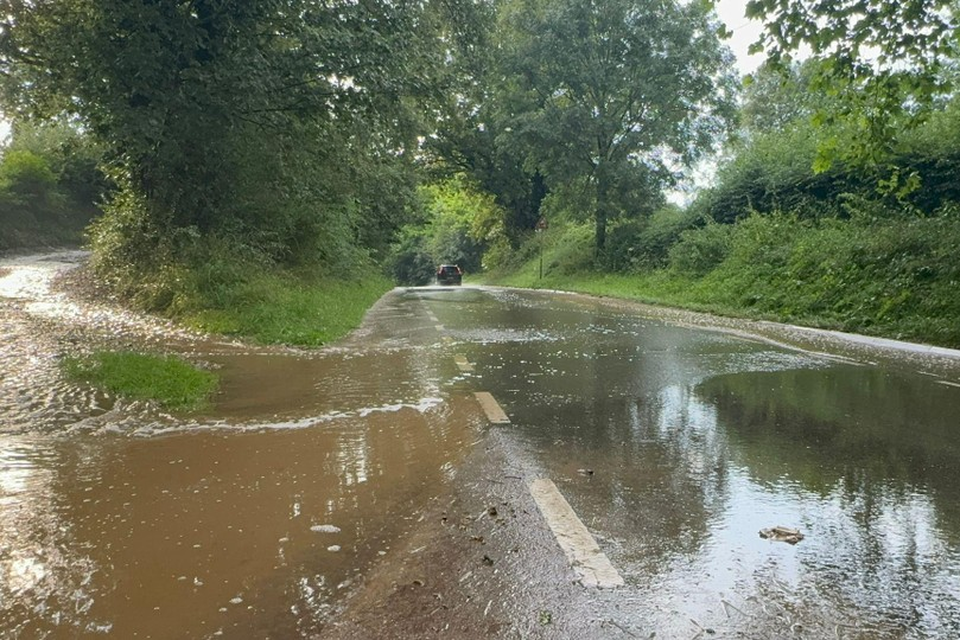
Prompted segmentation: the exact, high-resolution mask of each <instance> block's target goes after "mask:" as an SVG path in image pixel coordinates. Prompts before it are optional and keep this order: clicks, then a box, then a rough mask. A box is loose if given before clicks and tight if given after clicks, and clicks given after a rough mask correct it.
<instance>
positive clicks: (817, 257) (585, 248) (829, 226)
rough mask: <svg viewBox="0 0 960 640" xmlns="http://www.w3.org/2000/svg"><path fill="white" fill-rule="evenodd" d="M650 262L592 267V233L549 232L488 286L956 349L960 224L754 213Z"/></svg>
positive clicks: (698, 234) (696, 234)
mask: <svg viewBox="0 0 960 640" xmlns="http://www.w3.org/2000/svg"><path fill="white" fill-rule="evenodd" d="M664 253H665V256H666V257H665V259H664V260H663V261H662V263H661V264H659V265H656V266H644V260H643V259H642V256H640V259H638V260H635V261H634V267H633V269H631V270H629V271H625V272H616V273H612V272H605V271H602V270H598V269H597V268H595V267H594V264H593V259H592V247H591V233H590V230H589V228H588V227H584V226H576V225H569V226H566V227H563V228H560V227H558V228H555V229H552V230H551V231H550V232H548V235H547V237H546V238H544V254H543V264H544V277H543V279H542V280H540V279H539V278H538V271H539V264H538V263H539V257H538V252H537V240H532V241H531V242H530V243H529V244H528V245H527V246H525V247H524V248H523V249H521V251H519V252H518V254H517V256H515V257H516V259H515V260H514V261H513V262H512V263H510V264H508V265H507V266H505V267H503V268H501V269H500V270H498V271H495V272H492V273H489V274H486V275H485V276H484V277H483V280H484V281H485V282H488V283H491V284H503V285H508V286H519V287H534V288H550V289H561V290H568V291H578V292H583V293H590V294H596V295H605V296H612V297H619V298H626V299H631V300H639V301H643V302H649V303H653V304H662V305H669V306H675V307H683V308H688V309H695V310H699V311H706V312H711V313H716V314H720V315H729V316H737V317H747V318H754V319H768V320H775V321H781V322H790V323H794V324H802V325H806V326H812V327H820V328H828V329H837V330H842V331H850V332H856V333H863V334H868V335H876V336H883V337H890V338H898V339H904V340H912V341H917V342H924V343H930V344H937V345H943V346H951V347H958V346H960V295H957V286H958V284H960V259H958V256H960V219H957V218H956V217H955V216H950V215H942V216H937V217H928V218H911V219H907V220H904V219H896V220H882V219H881V220H877V219H871V220H838V219H824V220H819V221H812V220H800V219H797V218H795V217H791V216H785V215H771V216H764V217H761V216H753V217H751V218H748V219H746V220H743V221H741V222H739V223H737V224H727V225H719V224H709V225H707V226H705V227H702V228H699V229H690V230H687V231H684V232H683V233H682V234H680V235H679V239H678V240H677V241H676V242H675V243H673V244H672V245H671V246H670V247H669V248H668V249H667V250H666V251H665V252H664Z"/></svg>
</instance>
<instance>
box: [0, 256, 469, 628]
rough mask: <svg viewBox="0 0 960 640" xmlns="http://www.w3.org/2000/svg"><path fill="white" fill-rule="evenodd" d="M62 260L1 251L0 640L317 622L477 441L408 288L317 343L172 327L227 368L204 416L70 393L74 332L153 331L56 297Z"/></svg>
mask: <svg viewBox="0 0 960 640" xmlns="http://www.w3.org/2000/svg"><path fill="white" fill-rule="evenodd" d="M60 260H61V261H58V260H55V259H51V260H47V262H46V263H43V264H40V263H27V264H25V265H20V264H17V265H15V266H14V270H13V274H12V275H14V276H17V278H16V280H15V282H16V283H22V282H30V283H31V284H29V285H27V286H25V287H21V286H20V285H19V284H18V285H17V288H14V287H13V285H12V284H11V280H10V279H9V277H10V276H9V274H8V279H6V280H5V279H4V278H2V277H0V291H2V292H4V293H6V296H5V297H4V299H2V300H0V304H2V305H3V307H2V310H0V313H2V316H0V327H2V330H3V333H4V340H3V343H2V344H3V346H2V347H0V348H2V349H3V354H2V355H3V357H2V360H0V362H2V365H0V367H2V369H0V373H2V376H3V378H2V380H3V395H2V398H0V424H2V428H0V630H2V631H0V636H2V637H4V638H25V639H26V638H30V639H32V638H78V637H98V636H103V635H108V636H110V637H120V638H214V637H221V636H222V637H229V638H298V637H311V636H312V635H314V634H315V633H316V632H317V631H318V630H319V629H320V628H321V627H322V625H323V624H324V623H325V622H326V621H327V620H328V618H329V617H330V614H331V612H332V611H333V607H334V605H335V604H336V603H337V602H338V601H339V600H340V599H341V598H342V595H343V594H344V593H346V592H347V591H349V589H350V588H351V586H352V585H353V583H354V581H355V580H356V579H357V578H358V576H360V575H361V574H362V572H363V570H364V569H365V568H366V567H368V566H370V565H371V564H373V563H376V562H380V561H383V560H385V559H386V560H389V559H390V557H391V553H392V549H393V547H394V544H395V541H396V540H397V539H400V538H402V537H403V535H404V534H405V532H406V531H408V530H409V529H410V528H411V527H412V526H413V525H415V524H416V522H417V520H418V518H420V517H421V513H422V509H423V507H424V505H425V504H426V503H428V502H429V500H430V498H431V496H434V495H435V493H436V492H437V491H438V487H440V486H442V485H443V484H444V483H445V482H448V481H449V479H450V478H451V477H452V474H453V469H454V468H455V466H456V463H457V461H458V460H459V459H460V458H461V457H462V455H463V454H464V452H465V451H467V450H468V449H469V446H470V444H471V443H472V442H474V441H475V439H476V438H477V434H478V431H479V428H480V419H481V414H480V413H479V411H478V410H477V407H476V405H475V402H474V401H473V398H472V396H471V395H470V394H469V393H468V392H467V391H466V390H458V389H457V385H458V384H460V383H461V382H460V381H461V378H460V377H459V375H458V374H456V373H455V371H456V368H455V366H454V364H453V362H452V360H450V359H449V358H446V359H444V358H443V356H444V350H443V349H442V348H441V347H440V336H439V335H438V334H437V332H436V330H435V329H434V328H433V326H432V325H431V324H429V322H428V320H427V319H426V317H425V314H424V311H423V309H422V307H421V306H419V305H410V304H408V303H406V302H405V301H404V300H403V299H401V298H393V299H392V301H391V300H384V301H383V303H382V304H380V305H379V306H378V307H377V308H376V309H375V310H374V311H372V312H371V314H370V317H369V323H368V325H367V327H365V329H364V330H363V331H361V332H358V334H357V335H356V336H355V338H354V340H353V341H352V342H351V341H347V342H345V343H343V344H342V345H340V346H338V347H336V348H333V349H328V350H325V351H323V352H314V353H305V352H299V351H295V350H288V349H281V348H276V349H255V348H250V347H248V346H245V345H238V344H231V343H225V342H217V341H215V340H210V339H209V338H207V337H204V336H190V335H189V334H186V333H181V334H177V335H171V337H170V340H169V343H168V345H167V346H170V347H171V348H172V349H173V350H174V351H175V352H178V353H181V354H183V355H185V356H187V357H189V358H191V359H194V360H199V361H203V362H206V363H210V364H212V366H214V367H216V368H217V370H218V372H219V373H220V375H221V376H222V380H223V389H222V393H221V394H220V396H218V398H217V399H216V402H215V405H214V407H213V408H212V409H211V411H210V412H209V414H208V415H199V416H197V415H194V416H189V417H183V416H171V415H166V414H163V413H161V412H159V411H157V410H155V409H152V408H150V407H149V406H143V405H136V404H128V405H124V404H123V403H115V402H114V401H113V400H112V399H110V398H105V397H98V396H97V394H94V393H91V392H90V391H88V390H84V389H81V388H74V387H73V386H71V385H70V384H68V383H66V382H64V381H62V380H61V379H60V378H59V376H58V372H57V366H56V359H57V357H59V355H60V354H62V353H67V352H71V351H72V350H75V349H78V348H79V347H78V346H75V345H74V342H77V341H80V340H81V339H80V338H78V337H77V336H81V337H82V341H83V342H84V343H86V342H88V341H89V342H93V343H98V344H107V345H109V344H120V345H123V346H129V345H136V344H140V345H141V346H142V347H146V348H150V347H152V346H155V344H156V341H154V339H153V337H154V336H155V335H158V334H162V333H163V331H162V329H163V326H162V323H160V322H156V323H155V324H156V326H155V324H154V323H153V322H152V321H150V320H149V319H136V318H127V317H123V316H122V314H121V315H118V312H116V311H114V310H111V309H109V308H107V307H103V308H97V307H96V306H92V307H91V306H88V305H83V309H82V313H78V312H75V311H77V310H76V309H73V308H71V307H70V306H69V305H66V306H65V307H61V305H60V304H58V303H61V302H66V301H64V300H62V299H61V298H60V297H59V294H57V293H55V292H53V291H52V290H50V289H49V288H48V287H47V285H48V284H49V282H48V280H49V278H48V276H49V275H50V272H51V270H54V271H55V270H57V269H60V268H65V266H69V264H70V261H71V260H73V258H71V257H70V256H67V257H63V258H61V259H60ZM24 270H26V271H28V275H29V276H30V277H24V276H23V271H24ZM44 273H46V276H44V275H43V274H44ZM30 274H32V275H30ZM38 274H39V275H38ZM33 276H36V277H33ZM45 278H46V279H45ZM5 285H6V286H5ZM11 292H12V293H11ZM58 308H63V309H66V313H63V314H59V315H58V313H57V309H58ZM91 317H93V318H95V321H91ZM398 323H399V324H401V325H402V327H399V328H396V329H393V328H392V327H395V326H397V324H398ZM155 329H156V331H155Z"/></svg>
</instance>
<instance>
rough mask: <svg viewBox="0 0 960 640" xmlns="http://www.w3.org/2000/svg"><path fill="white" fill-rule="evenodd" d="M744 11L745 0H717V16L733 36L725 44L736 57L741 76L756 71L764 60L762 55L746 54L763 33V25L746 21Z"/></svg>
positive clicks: (754, 21)
mask: <svg viewBox="0 0 960 640" xmlns="http://www.w3.org/2000/svg"><path fill="white" fill-rule="evenodd" d="M746 10H747V0H718V2H717V4H716V11H717V16H719V18H720V20H722V21H723V24H725V25H726V27H727V29H729V30H730V31H731V32H733V36H731V37H730V39H729V40H726V41H725V42H726V45H727V46H728V47H730V48H731V49H732V50H733V53H734V55H736V57H737V70H738V72H739V73H740V75H741V76H743V75H746V74H748V73H753V72H754V71H756V70H757V67H759V66H760V65H761V64H762V63H763V61H764V58H765V56H764V55H763V54H762V53H755V54H753V55H750V54H749V53H748V52H747V50H748V49H749V48H750V45H752V44H753V43H754V42H756V41H757V39H758V38H759V37H760V34H761V33H762V32H763V23H762V22H760V21H759V20H748V19H747V18H746V16H745V15H744V13H745V12H746Z"/></svg>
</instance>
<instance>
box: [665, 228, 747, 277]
mask: <svg viewBox="0 0 960 640" xmlns="http://www.w3.org/2000/svg"><path fill="white" fill-rule="evenodd" d="M732 236H733V226H732V225H724V224H716V223H711V224H708V225H707V226H705V227H703V228H700V229H687V230H685V231H682V232H681V233H680V240H679V242H677V243H676V244H675V245H673V246H671V247H670V248H669V249H668V250H667V253H668V256H669V264H670V267H671V268H672V269H673V270H674V271H676V272H677V273H679V274H683V275H686V276H703V275H706V274H707V273H709V272H710V271H712V270H713V269H715V268H716V267H717V266H719V265H720V263H722V262H723V261H724V260H725V259H726V258H727V255H728V254H729V253H730V249H731V238H732Z"/></svg>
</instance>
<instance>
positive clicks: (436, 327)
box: [434, 324, 443, 331]
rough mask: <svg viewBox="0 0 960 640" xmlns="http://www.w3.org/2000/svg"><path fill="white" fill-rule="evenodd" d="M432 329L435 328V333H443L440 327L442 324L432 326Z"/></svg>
mask: <svg viewBox="0 0 960 640" xmlns="http://www.w3.org/2000/svg"><path fill="white" fill-rule="evenodd" d="M434 328H435V329H436V330H437V331H443V325H442V324H438V325H434Z"/></svg>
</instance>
